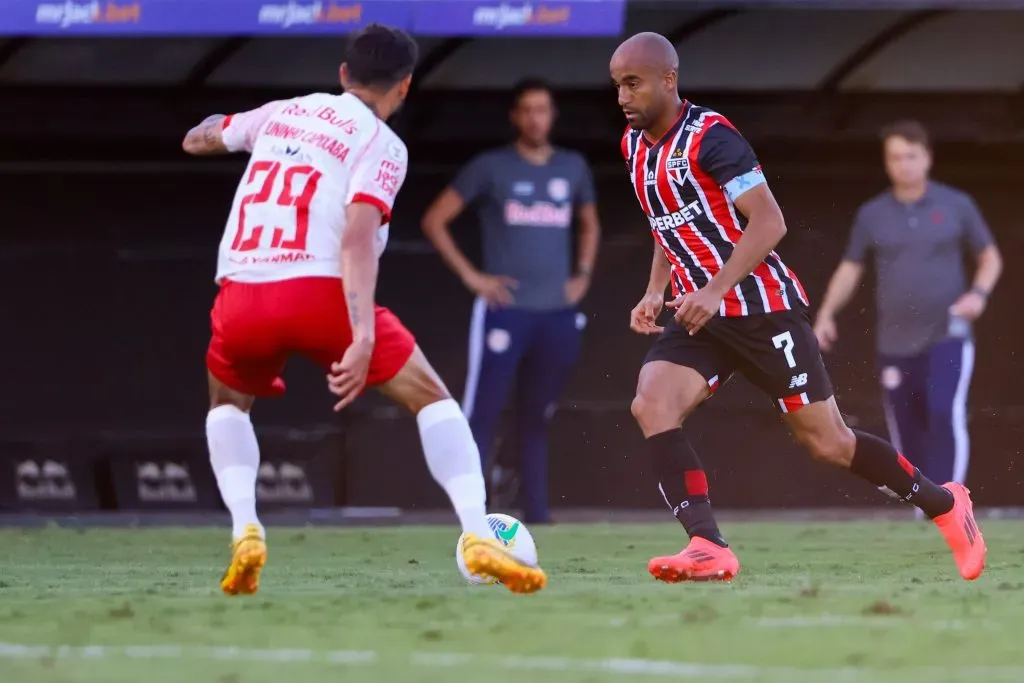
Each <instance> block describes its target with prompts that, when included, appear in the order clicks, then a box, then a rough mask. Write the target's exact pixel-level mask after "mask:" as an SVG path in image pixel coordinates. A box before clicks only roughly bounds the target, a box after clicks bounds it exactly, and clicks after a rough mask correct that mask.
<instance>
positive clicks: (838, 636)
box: [0, 521, 1024, 683]
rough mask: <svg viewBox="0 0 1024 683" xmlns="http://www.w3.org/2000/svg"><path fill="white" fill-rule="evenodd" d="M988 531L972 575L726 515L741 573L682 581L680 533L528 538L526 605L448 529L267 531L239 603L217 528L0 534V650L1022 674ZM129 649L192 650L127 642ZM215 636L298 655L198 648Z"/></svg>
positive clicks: (57, 669) (848, 530)
mask: <svg viewBox="0 0 1024 683" xmlns="http://www.w3.org/2000/svg"><path fill="white" fill-rule="evenodd" d="M983 527H984V530H985V533H986V538H987V540H988V543H989V548H990V550H989V566H988V570H987V571H986V573H985V575H983V576H982V578H981V579H980V580H978V581H977V582H974V583H966V582H964V581H962V580H961V579H960V578H959V576H958V575H957V574H956V570H955V567H954V565H953V562H952V558H951V557H950V556H949V554H948V551H947V550H946V548H945V545H944V544H943V543H942V540H941V538H940V537H939V535H938V533H937V532H936V531H935V529H934V528H932V527H931V525H929V524H925V523H909V522H907V523H875V524H850V523H844V524H814V525H795V524H793V525H781V524H780V525H776V524H744V525H732V526H730V527H728V528H727V529H726V531H727V533H728V534H729V536H730V540H731V541H732V543H733V546H734V547H735V548H736V549H737V551H738V554H739V556H740V560H741V562H743V570H742V572H741V574H740V576H739V577H738V578H737V580H736V581H735V582H733V583H732V584H705V585H699V584H692V585H684V584H680V585H674V586H670V585H664V584H660V583H657V582H655V581H653V580H652V579H650V577H649V576H648V575H647V573H646V563H647V559H648V558H649V557H650V556H652V555H655V554H664V553H667V552H674V551H675V550H677V549H678V547H679V545H680V543H681V541H682V538H681V530H680V529H679V528H678V526H676V525H674V524H671V523H669V522H666V523H665V524H662V525H656V526H611V525H590V526H562V527H555V528H550V529H535V530H534V533H535V535H536V537H537V543H538V546H539V549H540V554H541V560H542V563H543V564H544V566H545V568H546V569H547V570H548V573H549V586H548V588H547V589H546V590H545V591H543V592H541V593H539V594H536V595H532V596H514V595H511V594H509V593H508V592H507V591H505V590H504V589H503V588H501V587H500V586H491V587H469V586H467V585H465V584H464V583H463V582H462V579H461V577H460V576H459V574H458V572H457V570H456V568H455V560H454V546H455V541H456V536H457V534H456V533H455V532H454V530H453V529H451V528H448V529H439V528H431V527H418V528H403V529H397V528H389V529H353V530H334V529H331V530H325V529H271V534H270V562H269V564H268V567H267V570H266V571H265V572H264V576H263V588H262V589H261V591H260V593H259V595H257V596H254V597H251V598H244V597H239V598H227V597H225V596H223V595H221V594H220V593H219V590H218V581H219V578H220V574H221V572H222V570H223V563H224V562H225V561H226V558H227V552H228V550H227V534H226V532H225V531H224V530H212V529H158V530H143V529H126V530H88V531H84V532H80V531H70V530H45V531H22V530H0V643H6V644H39V645H52V646H62V645H66V646H73V647H80V646H91V645H103V646H110V647H108V648H107V649H105V650H103V651H102V652H100V651H94V652H92V653H91V656H90V653H89V652H88V651H86V652H82V651H80V650H70V651H64V652H60V651H56V650H54V651H51V652H49V653H45V652H43V653H40V652H28V653H26V652H23V651H15V650H12V649H11V648H10V647H7V648H6V649H5V647H6V646H4V645H0V680H3V681H12V682H13V681H17V682H18V683H42V682H44V681H45V682H47V683H49V682H51V681H52V682H58V681H61V682H63V681H67V682H90V683H91V682H95V683H118V682H120V681H124V682H126V683H127V682H128V681H131V682H132V683H135V682H136V681H138V680H140V679H144V680H145V681H146V682H147V683H163V682H165V681H166V682H167V683H170V682H171V681H175V682H179V681H187V682H188V683H205V682H207V681H210V682H214V683H250V682H252V683H259V682H264V681H266V682H267V683H278V682H284V683H300V682H304V681H322V680H343V681H345V682H346V683H358V682H363V681H366V682H369V681H373V682H375V683H390V682H392V681H395V682H397V681H418V682H419V681H422V682H424V683H429V682H442V681H443V682H446V683H447V682H450V681H455V680H462V679H463V678H466V677H467V676H472V677H473V679H474V680H479V681H494V682H504V681H516V682H519V683H521V682H522V681H523V680H524V679H527V680H529V681H530V683H538V682H540V681H558V682H559V683H578V682H582V681H594V682H602V683H603V682H605V681H634V680H680V679H682V678H686V674H692V678H693V679H694V680H709V681H714V680H729V681H743V682H748V681H766V682H768V681H775V682H782V681H785V683H793V682H795V681H822V682H823V683H831V682H832V681H871V682H872V683H883V682H888V681H893V682H896V681H899V683H913V682H914V681H922V682H925V681H926V682H927V683H939V682H941V681H963V680H977V681H1003V680H1005V681H1010V680H1014V681H1021V680H1024V646H1022V645H1021V636H1020V628H1021V627H1020V624H1021V620H1022V617H1024V571H1022V568H1024V524H1022V523H1019V522H1008V521H989V522H987V523H986V524H984V525H983ZM143 645H146V646H176V647H180V648H184V649H179V650H166V651H160V652H155V651H145V652H139V651H135V650H131V649H125V648H126V647H129V646H143ZM115 646H116V647H115ZM219 646H237V647H241V648H259V649H274V650H284V649H301V650H303V652H298V653H293V655H292V656H293V657H295V658H296V659H294V660H293V661H280V659H281V658H282V657H283V655H282V653H280V652H277V653H276V654H274V653H271V654H267V653H266V652H262V653H250V654H246V653H235V654H234V655H231V653H223V652H213V651H210V650H209V649H203V648H209V647H219ZM337 651H346V652H348V653H349V654H348V655H345V656H348V657H355V655H353V654H351V652H352V651H367V652H372V653H373V654H372V655H370V654H366V655H362V656H363V657H365V658H366V659H364V660H362V661H359V662H349V663H337V662H331V661H329V659H330V658H331V657H339V656H341V655H337V654H332V653H336V652H337ZM432 653H433V654H435V658H434V659H424V657H425V656H426V655H430V654H432ZM458 653H461V654H468V655H473V659H470V660H465V661H463V660H459V659H455V658H452V657H449V655H452V654H458ZM15 655H17V656H15ZM371 657H372V659H371ZM274 658H276V660H275V659H274ZM510 658H512V659H510ZM515 658H520V659H515ZM522 658H533V659H522ZM537 658H559V659H543V660H541V659H537ZM613 658H623V659H633V660H644V661H641V662H639V663H636V662H634V663H629V664H623V663H609V662H608V661H607V660H609V659H613ZM653 660H657V661H658V662H663V661H671V662H687V663H691V664H708V665H716V666H714V667H712V668H708V669H693V670H692V671H691V670H685V669H678V668H671V667H669V665H665V664H657V663H652V661H653ZM726 665H736V668H727V667H726ZM659 666H660V667H662V669H661V670H658V669H657V667H659ZM630 667H632V668H630ZM745 667H747V668H745ZM979 667H983V668H985V669H986V670H985V671H967V670H968V669H975V668H979ZM791 669H798V670H805V669H806V670H808V671H806V672H801V671H793V670H791ZM823 669H828V670H829V671H821V670H823ZM838 669H842V670H843V671H836V670H838ZM814 670H817V671H814Z"/></svg>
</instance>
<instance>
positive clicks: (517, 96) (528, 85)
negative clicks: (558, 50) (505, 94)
mask: <svg viewBox="0 0 1024 683" xmlns="http://www.w3.org/2000/svg"><path fill="white" fill-rule="evenodd" d="M537 91H541V92H546V93H547V94H548V95H549V96H550V97H551V100H552V101H554V99H555V91H554V90H553V89H552V88H551V84H550V83H548V82H547V81H545V80H544V79H543V78H537V77H535V76H530V77H529V78H524V79H522V80H521V81H519V82H518V83H516V84H515V85H513V86H512V108H513V109H515V108H516V107H518V106H519V100H521V99H523V95H525V94H526V93H528V92H537Z"/></svg>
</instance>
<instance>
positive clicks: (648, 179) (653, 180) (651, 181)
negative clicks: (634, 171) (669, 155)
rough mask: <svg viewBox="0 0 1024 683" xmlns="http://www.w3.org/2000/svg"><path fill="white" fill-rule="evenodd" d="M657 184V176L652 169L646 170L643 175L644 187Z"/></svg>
mask: <svg viewBox="0 0 1024 683" xmlns="http://www.w3.org/2000/svg"><path fill="white" fill-rule="evenodd" d="M657 184H658V176H657V174H655V172H654V171H648V172H647V175H646V176H645V177H644V187H652V186H654V185H657Z"/></svg>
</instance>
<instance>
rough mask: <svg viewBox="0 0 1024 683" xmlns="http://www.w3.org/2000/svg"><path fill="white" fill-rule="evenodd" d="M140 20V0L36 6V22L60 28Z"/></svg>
mask: <svg viewBox="0 0 1024 683" xmlns="http://www.w3.org/2000/svg"><path fill="white" fill-rule="evenodd" d="M140 21H142V3H141V2H138V1H136V2H129V3H118V2H98V1H95V2H70V1H69V2H63V3H42V4H40V5H37V6H36V23H37V24H47V25H57V26H60V27H61V28H67V27H69V26H82V25H93V24H137V23H139V22H140Z"/></svg>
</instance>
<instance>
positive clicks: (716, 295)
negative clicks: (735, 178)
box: [669, 184, 786, 334]
mask: <svg viewBox="0 0 1024 683" xmlns="http://www.w3.org/2000/svg"><path fill="white" fill-rule="evenodd" d="M734 203H735V205H736V208H737V209H738V210H739V211H740V213H742V214H743V215H744V216H746V217H747V220H748V223H747V227H746V229H744V231H743V236H742V237H740V239H739V240H738V241H737V243H736V248H735V249H734V250H733V252H732V256H730V257H729V259H728V260H727V261H726V262H725V264H724V265H723V266H722V269H721V270H719V271H718V273H717V274H716V275H715V276H714V277H713V278H711V281H710V282H709V283H708V285H707V286H706V287H704V288H703V289H700V290H698V291H697V292H693V293H692V294H687V295H685V296H680V297H678V298H676V299H675V300H674V301H672V302H671V303H670V304H669V305H670V306H672V307H673V308H676V316H675V317H676V320H677V321H679V323H680V324H682V325H685V326H686V328H687V330H689V332H690V334H696V333H697V332H698V331H699V330H700V329H701V328H702V327H704V324H705V323H707V321H708V320H710V319H711V318H712V317H713V316H715V315H717V314H718V310H719V307H720V306H721V303H722V299H723V298H724V297H725V295H726V294H727V293H728V292H729V290H730V289H732V288H733V287H735V286H736V285H737V284H738V283H739V282H740V280H742V279H743V278H745V277H747V276H748V275H750V274H751V273H752V272H753V271H754V269H755V268H756V267H757V265H758V264H759V263H761V262H762V261H763V260H764V259H765V257H766V256H768V254H770V253H771V252H772V250H773V249H775V246H776V245H777V244H778V243H779V242H780V241H781V240H782V238H783V237H784V236H785V234H786V221H785V219H784V218H783V216H782V209H780V208H779V204H778V202H776V201H775V197H774V196H773V195H772V193H771V190H769V189H768V186H767V185H766V184H761V185H758V186H757V187H754V188H753V189H750V190H748V191H746V192H744V193H743V194H742V195H740V196H739V197H737V198H736V200H735V202H734Z"/></svg>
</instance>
